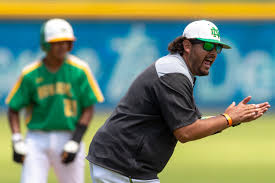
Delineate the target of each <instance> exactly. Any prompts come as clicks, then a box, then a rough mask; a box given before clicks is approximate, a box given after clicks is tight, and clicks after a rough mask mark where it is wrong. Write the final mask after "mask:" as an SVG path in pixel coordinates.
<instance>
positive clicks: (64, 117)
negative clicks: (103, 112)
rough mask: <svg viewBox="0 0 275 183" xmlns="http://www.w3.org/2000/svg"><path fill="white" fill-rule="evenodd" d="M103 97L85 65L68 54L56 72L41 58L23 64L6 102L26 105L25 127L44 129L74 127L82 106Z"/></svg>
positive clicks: (68, 128)
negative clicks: (29, 63)
mask: <svg viewBox="0 0 275 183" xmlns="http://www.w3.org/2000/svg"><path fill="white" fill-rule="evenodd" d="M103 100H104V98H103V95H102V93H101V91H100V89H99V87H98V84H97V82H96V80H95V79H94V78H93V75H92V73H91V71H90V68H89V66H88V65H87V64H86V63H85V62H83V61H81V60H80V59H78V58H76V57H75V56H72V55H69V56H68V57H67V59H66V60H65V61H64V63H63V64H62V66H61V67H60V69H59V70H58V71H57V72H56V73H52V72H49V71H48V70H47V68H46V66H45V65H44V63H43V61H37V62H35V63H33V64H31V65H29V66H27V67H25V68H24V69H23V71H22V74H21V76H20V78H19V80H18V81H17V83H16V84H15V86H14V88H13V89H12V90H11V92H10V94H9V95H8V97H7V99H6V103H7V104H8V106H9V107H10V108H11V109H13V110H15V111H19V110H20V109H22V108H25V107H26V108H27V114H28V115H27V118H26V123H27V127H28V128H29V129H31V130H45V131H47V130H74V129H75V126H76V124H77V122H78V120H79V117H80V115H81V113H82V111H83V109H84V108H86V107H89V106H92V105H93V104H95V103H97V102H103Z"/></svg>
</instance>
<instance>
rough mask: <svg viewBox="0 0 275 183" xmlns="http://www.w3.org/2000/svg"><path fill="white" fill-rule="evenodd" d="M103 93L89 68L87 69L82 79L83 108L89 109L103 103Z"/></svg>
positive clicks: (81, 95)
mask: <svg viewBox="0 0 275 183" xmlns="http://www.w3.org/2000/svg"><path fill="white" fill-rule="evenodd" d="M103 101H104V97H103V95H102V92H101V90H100V88H99V86H98V84H97V82H96V80H95V79H94V77H93V74H92V72H91V70H90V69H89V68H85V70H84V72H83V74H82V77H81V79H80V102H81V104H82V107H88V106H91V105H94V104H95V103H98V102H103Z"/></svg>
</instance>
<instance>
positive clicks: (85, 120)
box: [62, 105, 94, 164]
mask: <svg viewBox="0 0 275 183" xmlns="http://www.w3.org/2000/svg"><path fill="white" fill-rule="evenodd" d="M93 114H94V106H93V105H92V106H89V107H86V108H84V109H83V112H82V114H81V116H80V119H79V121H78V123H77V125H76V129H75V131H74V132H73V135H72V138H71V140H69V141H68V142H67V143H66V144H65V146H64V150H63V152H62V162H63V163H64V164H68V163H71V162H72V161H73V160H74V159H75V156H76V154H77V152H78V151H79V147H80V142H81V139H82V137H83V135H84V134H85V132H86V130H87V128H88V125H89V124H90V122H91V120H92V117H93Z"/></svg>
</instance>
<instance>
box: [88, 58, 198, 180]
mask: <svg viewBox="0 0 275 183" xmlns="http://www.w3.org/2000/svg"><path fill="white" fill-rule="evenodd" d="M193 83H194V77H193V76H192V74H191V73H190V72H189V70H188V68H187V66H186V64H185V62H184V60H183V58H182V57H181V56H180V55H177V54H175V55H167V56H165V57H162V58H160V59H159V60H157V61H156V62H155V63H154V64H152V65H151V66H149V67H148V68H147V69H146V70H145V71H143V72H142V73H141V74H140V75H139V76H138V77H137V78H136V80H135V81H134V82H133V83H132V85H131V86H130V88H129V90H128V92H127V93H126V95H125V96H124V97H123V98H122V99H121V101H120V102H119V104H118V105H117V107H116V108H115V110H114V111H113V113H112V114H111V116H110V117H109V119H107V121H106V122H105V124H104V125H103V126H102V127H101V128H100V129H99V130H98V131H97V133H96V134H95V136H94V138H93V140H92V142H91V145H90V149H89V154H88V156H87V159H88V160H89V161H90V162H92V163H94V164H97V165H99V166H102V167H104V168H107V169H110V170H113V171H116V172H118V173H120V174H122V175H125V176H128V177H131V178H135V179H143V180H147V179H156V178H157V174H158V173H159V172H161V171H162V169H163V168H164V167H165V165H166V164H167V162H168V160H169V159H170V157H171V155H172V154H173V151H174V148H175V146H176V143H177V139H176V138H175V136H174V135H173V132H174V130H176V129H178V128H181V127H184V126H187V125H190V124H192V123H194V122H195V121H196V120H197V119H199V118H200V117H201V114H200V112H199V110H198V109H197V107H196V104H195V101H194V97H193Z"/></svg>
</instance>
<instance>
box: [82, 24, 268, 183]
mask: <svg viewBox="0 0 275 183" xmlns="http://www.w3.org/2000/svg"><path fill="white" fill-rule="evenodd" d="M222 48H230V47H229V46H228V45H226V44H225V43H223V42H221V41H220V34H219V30H218V28H217V27H216V26H215V25H214V24H213V23H212V22H209V21H205V20H200V21H195V22H192V23H190V24H189V25H188V26H187V27H186V28H185V30H184V32H183V35H182V36H180V37H178V38H176V39H175V40H174V41H173V42H172V43H170V45H169V47H168V50H169V51H170V54H169V55H167V56H164V57H162V58H160V59H158V60H157V61H156V62H155V63H153V64H152V65H151V66H149V67H148V68H147V69H146V70H145V71H143V72H142V73H141V74H140V75H139V76H138V77H137V78H136V80H135V81H134V82H133V83H132V85H131V86H130V88H129V90H128V92H127V94H126V95H125V96H124V97H123V98H122V100H121V101H120V102H119V104H118V105H117V107H116V108H115V110H114V111H113V113H112V115H111V116H110V118H109V119H108V120H107V121H106V122H105V124H104V125H103V126H102V127H101V128H100V129H99V130H98V131H97V133H96V134H95V136H94V138H93V140H92V142H91V145H90V150H89V154H88V156H87V159H88V160H89V161H90V168H91V176H92V180H93V182H94V183H102V182H103V183H107V182H108V183H126V182H139V183H143V182H144V183H145V182H150V183H158V182H159V179H158V177H157V174H158V173H159V172H161V171H162V169H163V168H164V167H165V165H166V164H167V162H168V160H169V159H170V157H171V155H172V154H173V151H174V148H175V146H176V143H177V141H180V142H181V143H185V142H188V141H192V140H197V139H200V138H203V137H207V136H209V135H212V134H215V133H217V132H219V131H222V130H224V129H226V128H228V127H230V126H232V125H237V124H240V123H242V122H249V121H252V120H255V119H257V118H259V117H260V116H262V115H263V113H264V112H266V111H267V110H268V108H269V107H270V105H269V104H268V103H267V102H265V103H261V104H247V103H248V101H249V100H250V99H251V97H250V96H249V97H247V98H245V99H244V100H243V101H242V102H240V103H239V104H238V105H235V103H234V102H233V103H232V104H231V105H230V106H229V107H228V108H227V109H226V110H225V113H224V114H222V115H218V116H215V117H212V118H209V119H202V118H201V113H200V112H199V110H198V108H197V107H196V104H195V101H194V97H193V87H194V84H195V76H204V75H208V73H209V69H210V67H211V65H212V64H213V62H214V61H215V59H216V56H217V54H218V53H220V52H221V50H222Z"/></svg>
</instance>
